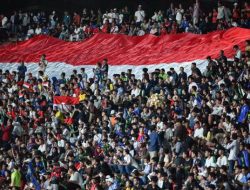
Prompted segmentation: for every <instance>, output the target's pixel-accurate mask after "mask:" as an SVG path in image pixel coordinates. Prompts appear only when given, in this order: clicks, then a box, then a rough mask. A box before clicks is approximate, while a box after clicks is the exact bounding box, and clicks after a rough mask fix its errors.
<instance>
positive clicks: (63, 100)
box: [53, 96, 79, 111]
mask: <svg viewBox="0 0 250 190" xmlns="http://www.w3.org/2000/svg"><path fill="white" fill-rule="evenodd" d="M77 104H79V98H78V97H77V98H75V97H71V96H54V100H53V106H54V107H58V108H59V109H60V110H62V111H69V110H70V107H71V106H74V105H77Z"/></svg>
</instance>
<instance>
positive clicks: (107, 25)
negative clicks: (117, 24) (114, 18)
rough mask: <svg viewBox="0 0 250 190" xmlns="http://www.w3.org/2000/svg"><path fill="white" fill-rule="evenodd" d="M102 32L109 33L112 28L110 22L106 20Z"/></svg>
mask: <svg viewBox="0 0 250 190" xmlns="http://www.w3.org/2000/svg"><path fill="white" fill-rule="evenodd" d="M101 30H102V32H103V33H109V30H110V27H109V22H108V20H106V22H105V24H104V25H103V26H102V27H101Z"/></svg>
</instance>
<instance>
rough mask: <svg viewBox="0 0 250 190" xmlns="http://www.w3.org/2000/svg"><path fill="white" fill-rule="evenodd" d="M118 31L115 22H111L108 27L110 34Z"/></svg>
mask: <svg viewBox="0 0 250 190" xmlns="http://www.w3.org/2000/svg"><path fill="white" fill-rule="evenodd" d="M118 31H119V28H118V26H116V24H115V23H114V22H113V23H112V27H111V29H110V33H111V34H116V33H118Z"/></svg>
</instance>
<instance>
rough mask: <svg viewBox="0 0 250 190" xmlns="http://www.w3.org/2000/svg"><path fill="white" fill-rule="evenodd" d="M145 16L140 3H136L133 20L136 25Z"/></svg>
mask: <svg viewBox="0 0 250 190" xmlns="http://www.w3.org/2000/svg"><path fill="white" fill-rule="evenodd" d="M144 18H145V12H144V10H143V9H142V6H141V5H138V9H137V11H135V22H136V25H137V26H140V25H141V23H142V22H143V21H144Z"/></svg>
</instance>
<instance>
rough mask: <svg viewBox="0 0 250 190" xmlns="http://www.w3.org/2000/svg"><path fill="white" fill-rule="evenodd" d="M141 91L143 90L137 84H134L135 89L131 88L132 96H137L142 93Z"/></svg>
mask: <svg viewBox="0 0 250 190" xmlns="http://www.w3.org/2000/svg"><path fill="white" fill-rule="evenodd" d="M140 93H141V90H140V89H139V88H138V87H137V86H136V85H134V86H133V89H132V90H131V96H134V97H135V98H136V97H137V96H139V95H140Z"/></svg>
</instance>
